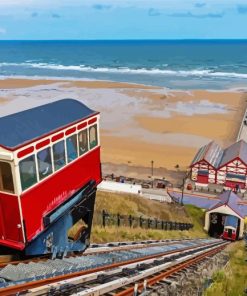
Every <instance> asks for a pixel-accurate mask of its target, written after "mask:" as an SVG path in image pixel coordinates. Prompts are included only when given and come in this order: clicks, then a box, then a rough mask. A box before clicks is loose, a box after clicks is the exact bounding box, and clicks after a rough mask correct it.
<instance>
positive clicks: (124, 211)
mask: <svg viewBox="0 0 247 296" xmlns="http://www.w3.org/2000/svg"><path fill="white" fill-rule="evenodd" d="M103 209H104V210H106V211H107V212H108V213H110V214H117V213H120V214H121V215H132V216H137V217H139V216H143V217H146V218H148V217H149V218H157V219H159V220H165V221H175V222H183V223H192V224H194V228H193V229H191V230H189V231H178V230H168V231H166V230H156V229H144V228H140V227H136V228H133V227H132V228H130V227H128V226H120V227H117V226H106V227H105V228H103V227H102V222H101V212H102V210H103ZM203 219H204V213H203V211H202V210H201V209H199V208H196V207H194V206H185V207H182V206H180V205H176V204H168V203H160V202H158V201H153V200H148V199H145V198H142V197H139V196H135V195H127V194H118V193H109V192H102V191H98V192H97V198H96V205H95V215H94V223H93V229H92V236H91V241H92V242H95V243H96V242H97V243H100V242H108V241H126V240H144V239H167V238H168V239H169V238H192V237H206V236H207V234H206V233H205V232H204V231H203Z"/></svg>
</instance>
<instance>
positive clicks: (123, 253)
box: [0, 239, 227, 295]
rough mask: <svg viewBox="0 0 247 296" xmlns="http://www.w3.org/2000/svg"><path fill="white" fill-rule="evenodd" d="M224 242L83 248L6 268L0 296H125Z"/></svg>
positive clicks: (203, 241) (193, 261) (203, 256)
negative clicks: (60, 256) (79, 253)
mask: <svg viewBox="0 0 247 296" xmlns="http://www.w3.org/2000/svg"><path fill="white" fill-rule="evenodd" d="M226 244H227V243H226V242H223V241H219V240H214V239H199V240H186V241H176V242H175V241H174V242H173V243H171V242H162V241H161V242H152V243H150V244H145V245H146V246H145V247H144V246H143V245H144V244H143V245H142V244H138V245H136V248H135V247H134V246H133V245H132V246H130V245H128V246H115V247H111V251H109V250H108V252H105V250H104V251H103V250H102V249H101V252H95V251H93V252H92V253H90V250H88V254H87V255H84V256H77V257H68V258H64V259H60V260H58V259H56V260H46V261H42V262H29V263H19V264H17V265H7V266H5V267H4V268H2V270H0V278H1V283H0V287H1V288H0V295H13V294H16V293H20V294H19V295H21V293H24V294H25V295H53V294H54V295H71V294H73V293H77V294H78V295H102V294H105V293H110V292H111V291H114V294H117V293H119V295H130V294H133V289H134V288H133V285H134V283H136V282H139V281H143V280H144V279H147V283H148V285H151V284H152V283H153V282H155V281H156V280H159V278H160V276H161V277H163V278H164V277H166V275H167V274H165V275H163V274H162V273H164V272H165V273H167V272H168V273H169V274H172V273H173V272H176V271H178V270H179V269H183V268H185V266H188V265H190V264H195V263H196V262H198V261H200V260H203V259H204V258H206V257H208V256H211V255H212V254H214V253H216V252H219V250H221V249H222V248H224V247H225V246H226ZM141 245H142V246H141ZM119 247H120V249H119ZM127 247H129V249H128V248H127ZM115 248H117V249H115ZM121 248H122V249H121ZM154 276H155V278H153V279H152V277H154ZM129 285H130V286H129ZM142 285H143V283H141V284H140V285H139V287H140V288H142ZM126 286H127V288H123V287H126ZM119 289H120V291H119ZM121 293H122V294H121ZM123 293H127V294H123ZM128 293H130V294H128Z"/></svg>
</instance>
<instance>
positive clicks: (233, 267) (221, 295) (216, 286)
mask: <svg viewBox="0 0 247 296" xmlns="http://www.w3.org/2000/svg"><path fill="white" fill-rule="evenodd" d="M244 246H245V243H244V241H238V242H235V243H234V244H231V245H229V246H228V247H227V249H226V251H227V252H229V257H230V260H229V262H228V264H227V265H226V267H225V268H224V269H222V270H219V271H217V272H215V273H214V275H213V280H214V283H213V284H212V286H211V287H210V288H209V289H207V291H206V292H205V294H204V295H205V296H215V295H217V296H242V295H246V294H244V289H245V288H247V262H246V261H245V259H246V257H247V254H246V251H245V249H244Z"/></svg>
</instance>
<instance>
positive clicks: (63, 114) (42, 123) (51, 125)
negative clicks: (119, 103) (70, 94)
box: [0, 99, 97, 150]
mask: <svg viewBox="0 0 247 296" xmlns="http://www.w3.org/2000/svg"><path fill="white" fill-rule="evenodd" d="M93 114H97V112H95V111H93V110H91V109H89V108H88V107H87V106H85V105H84V104H82V103H81V102H79V101H76V100H73V99H64V100H60V101H56V102H53V103H49V104H46V105H43V106H39V107H36V108H32V109H29V110H25V111H22V112H18V113H15V114H11V115H8V116H5V117H1V118H0V145H1V146H3V147H5V148H6V149H10V150H11V149H13V148H17V147H19V146H22V145H23V144H25V143H28V142H30V141H32V140H35V139H37V138H40V137H42V136H45V135H46V134H49V133H51V132H55V131H56V130H58V129H60V128H63V127H65V126H67V125H69V124H72V123H73V122H77V121H79V120H81V119H84V118H87V117H89V116H91V115H93Z"/></svg>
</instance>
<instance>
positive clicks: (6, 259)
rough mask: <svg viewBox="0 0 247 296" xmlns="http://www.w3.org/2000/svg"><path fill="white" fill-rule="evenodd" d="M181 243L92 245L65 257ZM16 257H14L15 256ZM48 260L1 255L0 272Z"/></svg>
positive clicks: (154, 241)
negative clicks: (20, 264)
mask: <svg viewBox="0 0 247 296" xmlns="http://www.w3.org/2000/svg"><path fill="white" fill-rule="evenodd" d="M185 240H188V241H189V240H191V239H184V240H183V241H185ZM179 241H181V239H166V240H144V241H141V242H136V241H129V242H111V243H106V244H92V246H91V247H90V248H88V249H87V250H86V251H84V252H78V253H76V254H74V255H73V254H71V255H69V256H65V257H78V256H87V255H91V254H94V253H97V254H98V253H109V252H111V251H122V250H130V249H141V248H146V247H147V246H148V245H149V246H159V245H162V244H164V243H166V244H167V245H170V244H175V243H177V242H179ZM15 257H16V256H15ZM49 258H50V256H42V257H36V258H31V259H26V260H17V258H15V259H13V256H12V255H1V256H0V270H1V269H2V268H4V267H5V266H7V265H8V264H12V265H18V264H19V263H25V264H26V263H29V262H41V261H46V260H48V259H49Z"/></svg>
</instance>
